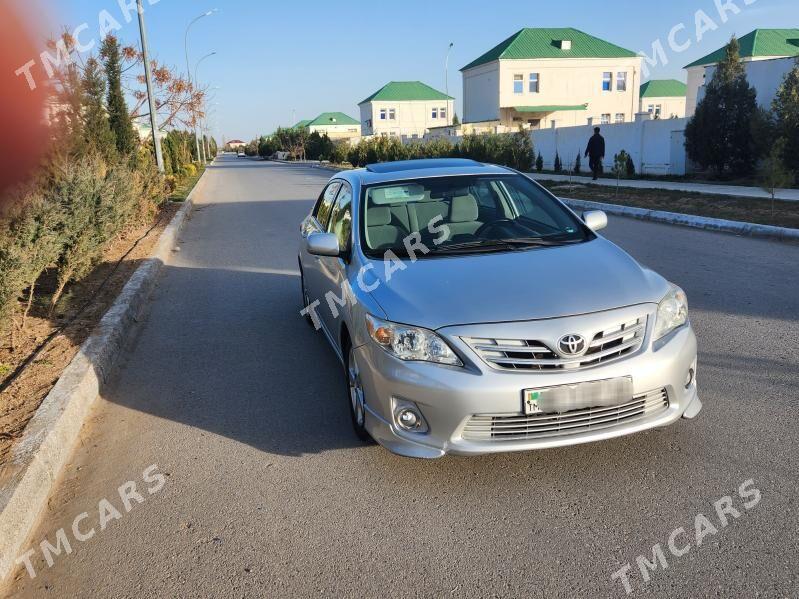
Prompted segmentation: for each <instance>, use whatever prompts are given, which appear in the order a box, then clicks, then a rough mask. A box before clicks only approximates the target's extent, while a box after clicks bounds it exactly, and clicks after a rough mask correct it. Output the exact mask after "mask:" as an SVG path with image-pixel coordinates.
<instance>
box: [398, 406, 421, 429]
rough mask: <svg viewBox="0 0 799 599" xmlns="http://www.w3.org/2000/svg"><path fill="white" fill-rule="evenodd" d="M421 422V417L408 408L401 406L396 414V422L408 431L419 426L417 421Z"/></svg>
mask: <svg viewBox="0 0 799 599" xmlns="http://www.w3.org/2000/svg"><path fill="white" fill-rule="evenodd" d="M420 422H421V418H420V416H419V414H417V413H416V412H414V411H413V410H411V409H410V408H403V409H402V410H400V411H399V413H398V414H397V423H398V424H399V425H400V426H401V427H402V428H404V429H405V430H408V431H413V430H416V429H417V428H419V423H420Z"/></svg>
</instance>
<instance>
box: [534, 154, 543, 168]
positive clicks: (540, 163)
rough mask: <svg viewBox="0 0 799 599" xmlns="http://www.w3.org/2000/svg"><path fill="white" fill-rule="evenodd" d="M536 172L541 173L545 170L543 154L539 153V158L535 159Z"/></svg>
mask: <svg viewBox="0 0 799 599" xmlns="http://www.w3.org/2000/svg"><path fill="white" fill-rule="evenodd" d="M535 170H537V171H538V172H539V173H540V172H541V171H543V170H544V157H543V156H541V152H539V153H538V158H536V159H535Z"/></svg>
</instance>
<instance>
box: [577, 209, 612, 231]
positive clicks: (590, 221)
mask: <svg viewBox="0 0 799 599" xmlns="http://www.w3.org/2000/svg"><path fill="white" fill-rule="evenodd" d="M583 222H584V223H585V226H586V227H588V228H589V229H591V230H592V231H599V230H600V229H604V228H605V227H607V226H608V215H607V214H605V213H604V212H602V211H601V210H589V211H587V212H583Z"/></svg>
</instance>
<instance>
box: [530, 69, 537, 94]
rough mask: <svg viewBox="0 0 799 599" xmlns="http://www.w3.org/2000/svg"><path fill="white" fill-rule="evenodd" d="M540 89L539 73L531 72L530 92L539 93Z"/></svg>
mask: <svg viewBox="0 0 799 599" xmlns="http://www.w3.org/2000/svg"><path fill="white" fill-rule="evenodd" d="M538 91H539V89H538V73H530V93H531V94H537V93H538Z"/></svg>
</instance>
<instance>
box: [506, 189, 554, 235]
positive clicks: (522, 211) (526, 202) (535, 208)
mask: <svg viewBox="0 0 799 599" xmlns="http://www.w3.org/2000/svg"><path fill="white" fill-rule="evenodd" d="M500 186H501V188H502V190H503V191H505V193H507V194H508V197H509V198H510V200H511V202H512V204H513V207H514V208H515V211H516V214H518V215H520V216H523V217H525V218H527V219H530V220H533V221H535V222H538V223H541V224H543V225H546V226H547V227H550V228H552V229H557V228H558V222H557V220H556V218H555V216H554V215H555V214H556V213H555V211H553V210H551V209H550V210H547V208H548V206H547V204H543V203H541V202H540V201H539V198H538V194H537V193H535V192H536V191H537V189H536V188H535V187H534V186H526V185H525V186H521V185H519V182H518V181H514V180H512V179H508V180H506V181H502V182H501V183H500Z"/></svg>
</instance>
